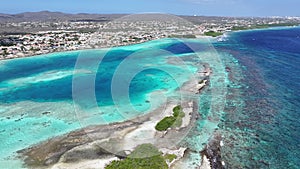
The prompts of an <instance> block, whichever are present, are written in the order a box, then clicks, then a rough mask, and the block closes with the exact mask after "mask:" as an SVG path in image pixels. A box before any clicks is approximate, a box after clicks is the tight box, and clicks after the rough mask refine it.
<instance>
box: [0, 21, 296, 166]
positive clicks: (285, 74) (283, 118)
mask: <svg viewBox="0 0 300 169" xmlns="http://www.w3.org/2000/svg"><path fill="white" fill-rule="evenodd" d="M187 44H188V45H187ZM213 45H214V46H215V49H216V50H217V52H218V53H219V57H220V59H221V60H222V63H223V64H224V67H226V69H227V71H228V72H227V73H226V75H227V74H228V78H229V82H228V83H229V84H226V86H227V96H226V98H227V99H226V105H225V107H224V115H223V116H224V117H221V118H220V119H221V120H220V121H221V123H220V124H219V130H220V131H221V132H222V133H223V136H224V147H223V148H222V150H221V151H222V156H223V159H224V161H225V162H226V166H227V168H278V169H281V168H299V166H300V134H299V133H300V111H299V107H300V92H299V89H300V78H299V74H300V66H299V63H300V28H298V27H297V28H289V29H267V30H254V31H242V32H235V33H230V34H229V37H227V40H226V41H223V42H215V43H214V44H213ZM209 49H210V47H209V45H206V44H203V42H201V41H197V42H196V41H186V42H185V43H182V42H180V41H177V40H170V39H163V40H159V41H153V42H149V43H145V44H139V45H135V46H129V47H124V48H113V49H112V50H110V51H108V53H106V54H105V57H103V60H102V62H101V64H100V65H99V66H98V64H97V63H99V57H95V56H94V55H95V54H97V55H98V54H99V52H100V53H101V52H102V51H91V52H90V53H89V52H88V51H87V54H84V53H85V52H83V53H81V52H67V53H56V54H51V55H45V56H40V57H31V58H24V59H14V60H11V61H1V62H0V64H1V66H0V72H1V76H0V101H1V104H0V106H2V105H3V107H4V108H3V109H0V112H1V115H2V114H3V116H1V123H0V125H2V126H1V127H2V128H3V130H2V131H1V132H0V133H1V135H0V136H1V140H3V145H2V147H1V150H0V152H1V153H2V154H3V155H2V156H3V157H5V158H7V157H6V155H7V154H5V153H7V152H9V153H12V152H15V151H17V150H19V149H22V148H25V147H28V146H30V145H32V144H35V143H37V142H39V141H42V140H45V139H47V138H49V137H53V136H57V135H60V134H64V133H66V132H68V131H71V130H74V129H78V128H80V127H83V126H82V124H81V125H80V124H78V123H76V121H78V119H74V118H73V116H74V114H75V113H74V112H72V108H73V107H72V105H71V106H70V108H68V109H63V108H64V107H63V106H62V107H61V105H60V104H59V103H60V102H63V105H64V101H72V100H73V95H74V93H75V94H78V95H80V97H82V98H83V100H85V101H86V102H85V101H84V102H78V104H80V106H82V107H84V108H89V106H90V105H89V101H90V100H88V99H89V96H85V94H87V95H89V94H91V93H93V92H94V91H96V99H97V106H100V107H101V106H111V105H113V104H114V100H113V98H112V95H111V93H112V92H111V88H110V87H111V85H112V81H113V80H114V76H115V74H121V76H118V80H119V81H118V85H119V87H120V90H117V92H115V94H117V97H118V98H122V97H125V96H127V95H126V94H127V93H123V92H124V91H123V90H122V87H123V86H124V87H126V86H125V85H128V81H130V85H129V90H130V94H129V95H130V99H131V101H132V102H133V104H136V105H143V107H144V108H145V107H146V108H147V105H148V103H147V102H148V100H147V97H146V94H147V93H151V92H152V91H155V90H166V91H169V92H170V93H173V92H174V91H175V90H176V88H178V87H179V86H180V84H177V83H176V81H175V80H178V79H180V80H179V81H182V82H184V80H187V79H184V78H186V77H185V76H187V74H189V73H191V70H187V68H182V67H180V66H177V65H172V64H166V63H167V62H166V60H167V59H168V57H169V56H175V55H176V56H178V57H181V58H182V59H183V60H186V61H187V62H186V63H187V65H189V62H190V63H191V65H189V66H190V67H194V66H195V64H197V62H200V60H199V59H198V58H196V57H194V56H186V57H185V56H184V55H181V54H189V53H194V52H204V51H206V50H209ZM139 50H140V52H142V53H139V54H138V55H139V57H138V58H133V59H132V60H130V59H128V58H130V56H132V55H134V54H135V53H138V51H139ZM160 50H163V51H164V52H158V51H160ZM165 52H167V54H166V53H165ZM79 55H84V59H83V60H81V63H80V65H77V69H78V71H79V73H76V72H74V67H75V66H76V63H77V61H78V56H79ZM203 55H204V57H205V56H206V53H204V54H203ZM125 58H126V59H125ZM195 58H196V59H195ZM124 60H127V61H128V60H129V61H130V62H128V63H129V64H128V63H126V64H122V62H123V61H124ZM94 64H96V65H97V66H98V67H94ZM149 64H150V66H149ZM120 65H123V66H124V67H123V68H124V70H126V71H121V72H117V70H118V69H119V68H120V67H119V66H120ZM157 66H158V67H159V68H161V67H163V68H164V69H165V70H168V72H164V71H161V70H158V69H156V68H157ZM211 66H216V65H211ZM138 68H140V69H138ZM143 68H146V69H143ZM213 70H214V71H215V72H214V73H215V75H216V73H217V72H218V71H220V72H222V71H225V70H224V68H223V67H213ZM89 72H91V73H89ZM94 72H97V73H96V74H95V75H96V77H95V88H93V89H92V90H91V88H89V86H88V85H87V86H85V85H84V84H86V83H83V85H82V86H77V87H78V88H79V89H80V90H76V89H77V88H76V86H75V87H74V86H73V82H74V81H73V80H74V79H75V80H76V82H77V81H79V82H80V81H82V82H88V81H89V80H91V79H92V78H93V73H94ZM116 72H117V73H116ZM134 72H138V74H136V76H134V77H133V78H132V79H127V78H126V77H129V76H130V75H131V74H132V73H134ZM170 72H171V74H168V73H170ZM90 74H91V75H90ZM58 77H60V78H58ZM181 78H182V79H181ZM218 82H219V81H218V80H217V79H215V81H213V78H212V79H211V86H210V88H208V89H206V90H205V91H203V93H202V94H201V96H200V98H201V99H200V101H201V102H200V113H202V117H204V118H207V117H210V118H211V119H214V118H215V117H214V116H212V115H211V114H216V112H211V111H212V109H211V107H212V106H211V105H213V104H214V101H215V100H218V99H217V97H215V96H214V95H213V94H214V93H213V91H214V90H212V89H211V88H212V86H214V87H215V88H216V89H217V88H218V87H219V86H218V84H217V83H218ZM220 86H221V87H223V86H222V85H220ZM74 89H75V90H76V91H75V92H74ZM23 101H25V103H22V102H23ZM26 101H31V102H33V103H27V102H26ZM44 102H45V103H47V102H50V103H52V102H53V103H55V104H53V105H52V104H50V106H53V107H55V106H58V109H53V112H52V110H48V109H47V107H46V109H45V106H49V105H47V104H46V105H43V103H44ZM56 102H57V103H58V104H57V105H56ZM39 104H41V105H39ZM30 106H33V107H30ZM35 106H37V108H36V109H35ZM60 109H63V110H62V111H63V113H62V112H59V111H57V110H60ZM23 110H24V112H22V111H23ZM108 110H109V112H104V113H103V114H101V115H103V116H105V117H104V118H108V119H114V120H116V121H121V120H124V119H123V118H122V117H120V116H118V115H114V112H113V111H110V110H111V109H108ZM44 111H51V113H52V114H53V115H52V114H51V115H49V117H48V116H43V115H41V113H43V112H44ZM56 111H57V112H56ZM73 111H74V110H73ZM221 111H223V110H221ZM6 112H10V113H11V114H8V113H6ZM65 112H67V113H65ZM222 114H223V113H222ZM92 117H94V116H92ZM212 117H213V118H212ZM66 119H67V120H66ZM216 119H219V117H216ZM201 120H202V119H200V122H199V123H198V124H199V125H198V128H197V130H199V131H195V132H196V135H197V134H199V132H200V133H201V131H200V130H202V129H203V128H205V125H206V124H207V123H206V121H205V122H202V121H201ZM70 121H71V122H70ZM112 121H113V120H112ZM208 121H209V120H208ZM39 123H41V124H39ZM45 123H47V125H45ZM85 124H86V125H89V124H95V122H94V121H92V122H91V123H90V121H88V122H87V123H85ZM96 124H97V123H96ZM4 128H5V129H4ZM20 128H22V129H23V133H25V134H23V133H22V132H15V131H19V130H20ZM208 128H209V127H208ZM212 129H213V127H212ZM33 131H34V132H33ZM205 132H206V131H202V133H205ZM32 138H34V139H32ZM201 138H203V136H201V135H199V137H191V140H192V139H194V140H193V141H195V143H196V142H199V139H201ZM188 139H190V138H188ZM188 139H187V140H188ZM20 140H21V141H20ZM191 140H188V141H190V142H191V144H193V143H194V142H193V141H191ZM201 141H203V140H201ZM20 142H21V143H22V144H19V143H20ZM198 144H201V146H202V147H203V145H202V142H201V143H198ZM16 145H17V146H16ZM195 145H196V144H195ZM201 146H200V148H201ZM197 148H199V147H197ZM198 151H199V150H198V149H197V150H196V151H195V152H198ZM196 154H198V155H199V153H196ZM2 156H1V158H2ZM0 166H1V165H0Z"/></svg>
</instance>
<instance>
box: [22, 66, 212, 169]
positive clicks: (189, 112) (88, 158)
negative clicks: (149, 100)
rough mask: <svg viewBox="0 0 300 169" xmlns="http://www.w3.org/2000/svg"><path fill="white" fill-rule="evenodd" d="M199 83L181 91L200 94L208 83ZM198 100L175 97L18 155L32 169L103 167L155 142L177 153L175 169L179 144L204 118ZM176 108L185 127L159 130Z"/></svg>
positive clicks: (166, 151) (39, 145)
mask: <svg viewBox="0 0 300 169" xmlns="http://www.w3.org/2000/svg"><path fill="white" fill-rule="evenodd" d="M209 69H210V68H207V67H204V70H203V71H200V72H206V73H205V74H201V73H199V74H198V75H197V76H196V77H197V78H199V77H202V78H203V79H204V78H206V79H207V78H208V77H209V75H210V73H211V72H210V71H208V70H209ZM203 79H202V80H203ZM198 82H199V81H198V80H196V81H195V80H190V81H188V82H187V83H185V84H183V86H182V87H181V90H180V92H183V93H184V94H188V95H198V94H199V92H200V91H201V90H202V89H203V88H204V87H205V86H206V85H207V84H206V82H204V83H203V84H202V85H199V84H198ZM191 87H192V90H191ZM194 99H195V98H194V97H190V96H189V97H186V96H185V97H184V98H183V101H181V102H179V101H178V98H171V100H168V101H167V102H166V103H165V105H164V104H163V105H162V106H161V107H159V108H157V109H156V110H154V111H152V112H150V113H148V114H145V115H142V116H139V117H137V118H134V119H132V120H129V121H125V122H120V123H111V124H108V125H96V126H90V127H86V128H83V129H79V130H76V131H73V132H70V133H68V134H65V135H63V136H58V137H54V138H52V139H49V140H46V141H44V142H42V143H39V144H37V145H34V146H32V147H29V148H26V149H23V150H20V151H18V154H19V157H20V158H21V159H23V160H24V162H25V164H26V166H28V167H30V168H53V169H54V168H68V167H70V166H75V165H76V166H85V165H87V166H89V167H90V168H93V167H95V168H99V166H98V165H97V167H96V166H95V165H96V164H99V160H100V161H101V163H102V164H103V163H104V162H106V163H104V164H108V163H109V162H110V161H112V160H116V159H118V160H120V159H122V158H124V157H125V156H126V155H127V154H128V153H129V152H131V151H133V149H134V148H135V147H136V146H138V145H140V144H144V143H151V144H153V145H155V146H156V147H158V148H159V150H160V151H162V152H163V153H164V154H168V153H175V154H177V156H178V157H177V158H176V160H174V161H173V162H170V163H169V164H168V165H169V167H171V166H172V165H173V163H174V162H177V161H179V160H180V159H181V158H182V157H183V156H184V152H185V150H186V148H185V147H179V145H178V143H179V142H180V141H181V140H180V139H179V138H182V137H184V136H185V135H186V134H187V133H188V131H189V130H190V129H191V128H193V127H194V125H195V123H196V121H197V119H199V118H200V115H199V113H198V102H197V101H196V100H194ZM176 105H181V106H182V108H183V110H184V112H185V115H186V116H185V117H184V118H183V122H182V125H181V126H180V127H177V128H173V129H168V130H167V131H165V132H158V131H156V130H155V125H156V124H157V122H159V121H160V120H161V119H162V118H164V117H166V116H169V115H171V114H172V109H173V108H174V107H175V106H176ZM97 160H98V162H97Z"/></svg>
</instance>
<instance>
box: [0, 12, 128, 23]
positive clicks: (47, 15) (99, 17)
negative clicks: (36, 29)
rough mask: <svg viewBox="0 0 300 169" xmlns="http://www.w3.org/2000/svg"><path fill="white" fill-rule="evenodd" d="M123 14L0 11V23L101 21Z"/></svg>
mask: <svg viewBox="0 0 300 169" xmlns="http://www.w3.org/2000/svg"><path fill="white" fill-rule="evenodd" d="M122 16H125V14H86V13H79V14H68V13H62V12H50V11H41V12H24V13H20V14H2V13H0V23H5V22H34V21H43V22H45V21H95V22H103V21H110V20H113V19H117V18H120V17H122Z"/></svg>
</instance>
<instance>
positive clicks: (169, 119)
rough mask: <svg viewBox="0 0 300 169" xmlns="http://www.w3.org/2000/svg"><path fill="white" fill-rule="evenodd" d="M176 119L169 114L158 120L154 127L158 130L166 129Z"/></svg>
mask: <svg viewBox="0 0 300 169" xmlns="http://www.w3.org/2000/svg"><path fill="white" fill-rule="evenodd" d="M175 121H176V117H174V116H169V117H165V118H164V119H162V120H161V121H160V122H158V123H157V124H156V126H155V129H156V130H158V131H166V130H167V129H168V128H170V127H171V126H172V125H173V124H174V122H175Z"/></svg>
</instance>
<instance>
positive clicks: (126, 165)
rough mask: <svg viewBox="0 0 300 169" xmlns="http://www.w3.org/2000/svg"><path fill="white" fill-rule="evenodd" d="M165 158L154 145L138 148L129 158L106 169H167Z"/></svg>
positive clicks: (114, 162)
mask: <svg viewBox="0 0 300 169" xmlns="http://www.w3.org/2000/svg"><path fill="white" fill-rule="evenodd" d="M167 168H168V165H167V163H166V161H165V158H164V157H163V156H162V155H161V153H160V152H159V151H158V149H157V148H156V147H155V146H153V145H152V144H142V145H140V146H138V147H137V148H136V149H135V150H134V151H133V152H132V153H131V154H130V155H129V156H128V157H126V158H125V159H124V160H121V161H112V162H111V163H110V164H109V165H107V166H106V167H105V169H167Z"/></svg>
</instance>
